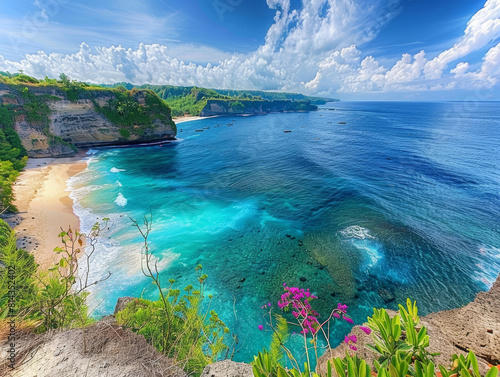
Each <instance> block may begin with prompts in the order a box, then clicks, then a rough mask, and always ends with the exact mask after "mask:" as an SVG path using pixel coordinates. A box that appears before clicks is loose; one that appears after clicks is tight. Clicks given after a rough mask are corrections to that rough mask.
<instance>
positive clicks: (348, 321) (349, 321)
mask: <svg viewBox="0 0 500 377" xmlns="http://www.w3.org/2000/svg"><path fill="white" fill-rule="evenodd" d="M342 318H343V319H344V321H346V322H347V323H354V321H353V320H352V319H351V318H349V317H342Z"/></svg>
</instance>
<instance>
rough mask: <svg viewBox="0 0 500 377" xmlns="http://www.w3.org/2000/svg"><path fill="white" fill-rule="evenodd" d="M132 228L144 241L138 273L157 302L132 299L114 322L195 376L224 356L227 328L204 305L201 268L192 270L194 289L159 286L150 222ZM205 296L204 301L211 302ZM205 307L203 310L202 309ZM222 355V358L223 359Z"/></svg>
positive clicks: (204, 278)
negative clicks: (154, 291)
mask: <svg viewBox="0 0 500 377" xmlns="http://www.w3.org/2000/svg"><path fill="white" fill-rule="evenodd" d="M133 225H134V226H135V227H136V228H137V229H138V231H139V232H140V234H141V235H142V237H143V238H144V247H143V250H144V254H143V258H141V263H142V271H143V273H144V275H145V276H146V277H148V278H150V279H151V283H152V284H153V285H154V286H156V288H157V290H158V295H159V299H158V300H156V301H149V300H144V299H136V300H134V301H133V302H131V303H129V304H128V305H127V307H126V308H125V309H124V310H123V311H121V312H119V313H118V314H117V316H116V318H117V321H118V323H120V324H122V325H124V326H127V327H130V328H131V329H132V330H133V331H135V332H137V333H139V334H142V335H144V336H145V338H146V339H147V340H148V341H149V342H150V343H151V344H152V345H153V346H154V347H156V348H157V349H158V350H159V351H160V352H162V353H164V354H165V355H167V356H168V357H170V358H173V359H174V360H176V361H177V362H178V363H180V364H182V365H183V367H184V369H185V370H186V371H188V372H189V373H195V374H199V373H201V372H202V371H203V369H204V367H205V366H206V365H207V364H210V363H212V362H214V361H217V360H218V359H220V358H223V357H227V355H228V353H229V351H230V347H229V346H228V345H227V344H226V338H227V337H228V336H229V329H228V328H227V327H226V325H225V324H224V322H223V321H222V320H221V319H220V318H219V317H218V315H217V313H216V312H215V311H213V310H212V311H209V309H208V308H209V307H210V303H208V304H205V303H204V301H206V297H205V295H204V290H205V282H206V279H207V278H208V276H207V275H206V274H204V273H203V268H202V266H201V265H198V266H197V267H196V268H195V274H196V281H197V284H196V285H197V287H196V288H195V287H193V286H192V285H188V286H186V287H185V288H184V289H183V291H182V292H181V290H179V289H175V288H174V284H175V280H173V279H171V280H169V286H168V287H167V288H164V287H162V283H161V281H160V276H159V273H158V268H157V264H156V263H157V262H156V259H155V258H154V257H153V254H152V253H151V251H150V249H149V245H148V236H149V233H150V231H151V221H150V220H148V219H147V218H145V219H144V228H141V227H140V226H139V224H138V223H137V221H134V220H133ZM211 298H212V297H211V296H208V300H209V301H210V300H211ZM204 308H206V309H204ZM224 355H225V356H224Z"/></svg>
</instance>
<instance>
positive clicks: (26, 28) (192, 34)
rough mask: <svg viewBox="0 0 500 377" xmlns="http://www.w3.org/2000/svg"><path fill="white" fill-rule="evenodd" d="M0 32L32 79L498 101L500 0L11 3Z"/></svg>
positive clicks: (0, 45) (12, 64)
mask: <svg viewBox="0 0 500 377" xmlns="http://www.w3.org/2000/svg"><path fill="white" fill-rule="evenodd" d="M0 32H1V33H2V35H4V36H6V37H5V38H2V39H1V40H0V70H9V71H10V72H15V71H17V70H19V69H23V70H24V71H25V72H26V73H28V74H32V75H34V76H36V77H43V76H45V75H48V76H50V77H56V76H58V75H59V73H60V72H65V73H67V74H68V75H69V76H70V77H72V78H75V79H78V80H84V81H91V82H97V83H111V82H116V81H129V82H134V83H137V84H141V83H145V82H149V83H154V84H173V85H200V86H207V87H216V88H237V89H264V90H286V91H298V92H303V93H310V94H322V95H330V96H334V97H339V98H342V99H374V100H385V99H416V100H425V99H454V100H460V99H469V98H475V99H477V100H492V99H495V100H498V99H500V93H499V92H500V91H499V90H498V89H499V84H498V82H499V81H500V74H499V72H498V71H500V70H499V69H498V67H499V64H500V44H499V42H500V0H487V1H486V0H481V1H477V0H455V1H444V0H433V1H429V0H182V1H181V0H160V1H152V0H148V1H141V0H136V1H131V0H123V1H115V0H111V1H97V0H87V1H70V0H31V1H24V0H17V1H16V2H11V1H3V2H2V7H1V13H0Z"/></svg>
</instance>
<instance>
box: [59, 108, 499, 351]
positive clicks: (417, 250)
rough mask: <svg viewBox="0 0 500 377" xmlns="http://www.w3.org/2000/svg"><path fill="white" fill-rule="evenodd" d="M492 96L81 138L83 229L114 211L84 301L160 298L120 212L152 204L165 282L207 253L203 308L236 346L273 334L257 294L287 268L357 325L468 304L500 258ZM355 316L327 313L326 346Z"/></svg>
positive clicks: (106, 307) (273, 296)
mask: <svg viewBox="0 0 500 377" xmlns="http://www.w3.org/2000/svg"><path fill="white" fill-rule="evenodd" d="M498 109H499V105H498V103H495V102H435V103H421V102H411V103H410V102H339V103H329V104H327V105H325V106H320V109H319V110H318V111H316V112H309V113H281V114H268V115H261V116H246V117H219V118H210V119H204V120H198V121H193V122H186V123H181V124H179V125H178V129H179V132H178V140H177V141H174V142H170V143H164V144H163V145H159V146H158V145H157V146H147V147H144V146H143V147H128V148H111V149H99V150H95V151H91V153H92V154H91V157H90V158H89V165H88V168H87V169H86V170H85V171H83V172H81V173H79V174H78V175H76V176H74V177H73V178H71V179H70V181H69V186H70V189H71V195H70V196H71V197H72V198H73V200H74V203H75V204H74V210H75V213H76V214H77V215H78V216H79V217H80V219H81V224H82V225H81V226H82V231H84V232H89V231H90V229H91V227H92V225H93V224H94V223H95V222H96V221H102V219H103V218H109V221H108V222H107V226H106V228H105V229H104V231H103V233H102V235H101V237H100V239H99V242H98V244H97V248H96V251H95V254H94V256H93V260H92V262H91V266H90V270H91V277H92V279H98V278H99V277H101V276H104V275H105V274H107V271H110V272H111V273H112V276H111V278H110V279H108V280H107V281H105V282H103V283H100V284H98V285H97V286H95V287H94V288H93V289H92V294H91V296H90V298H89V299H90V304H91V309H95V311H94V315H97V316H98V315H105V314H110V313H112V311H113V309H114V306H115V303H116V300H117V298H118V297H122V296H136V297H140V296H141V295H143V296H144V297H147V298H153V299H154V298H156V297H157V292H156V291H155V290H154V288H153V287H152V285H151V284H150V282H149V280H148V279H147V278H145V277H144V276H143V274H142V272H141V249H142V245H143V243H142V238H141V236H140V234H139V233H138V231H137V230H136V229H135V228H134V227H133V226H132V222H131V219H130V218H132V219H136V220H138V221H139V222H141V221H142V219H143V218H144V216H149V215H150V214H151V215H152V220H153V222H152V232H151V235H150V238H149V246H150V249H151V250H152V252H153V254H154V256H155V258H156V260H157V261H158V267H159V270H160V272H161V278H162V279H163V281H164V283H165V285H167V284H168V279H175V280H176V287H179V288H182V287H184V286H185V285H187V284H193V285H194V284H195V283H196V276H195V271H194V269H195V267H196V266H197V265H198V264H202V265H203V272H204V273H207V274H208V276H209V278H208V280H207V287H206V294H207V295H208V294H211V295H213V298H212V303H211V308H212V309H214V310H216V311H217V312H218V314H219V316H220V318H221V319H222V320H223V321H225V322H226V324H227V325H228V327H229V328H230V329H231V331H232V332H234V333H236V334H237V335H238V337H239V343H238V346H237V348H238V350H237V352H236V354H235V360H237V361H250V360H252V355H254V354H256V353H257V351H259V350H261V349H262V348H263V347H265V346H268V342H269V338H270V332H266V331H259V330H258V329H257V326H258V325H259V324H263V322H264V319H263V310H262V309H261V307H262V306H263V305H265V304H267V303H271V304H272V305H273V308H277V305H276V304H277V301H278V299H279V297H280V295H281V293H282V292H283V283H286V284H288V285H289V286H298V287H301V288H309V289H310V290H311V291H312V292H314V294H316V295H317V296H318V297H319V298H318V299H317V300H316V301H315V302H314V304H315V305H313V306H315V308H316V309H317V310H318V312H320V314H322V315H328V314H329V313H330V311H331V309H332V308H333V307H334V306H336V305H337V303H338V302H342V303H344V304H347V305H348V306H349V314H350V315H351V316H352V318H353V319H354V321H355V323H358V324H359V323H362V322H364V321H366V317H367V315H370V314H371V313H372V308H373V307H382V306H384V307H389V308H392V309H395V308H397V304H398V303H404V302H405V300H406V298H407V297H410V298H412V299H415V300H417V302H418V305H419V308H420V312H421V313H422V314H426V313H429V312H433V311H438V310H443V309H451V308H455V307H459V306H463V305H465V304H466V303H468V302H470V301H471V300H473V299H474V296H475V294H476V293H477V292H479V291H484V290H487V289H488V288H489V287H491V285H492V283H493V282H494V280H495V279H496V276H497V274H498V273H499V272H500V220H499V219H500V189H499V188H500V112H499V111H498ZM197 130H198V131H197ZM199 130H203V131H199ZM284 131H291V132H284ZM384 298H385V301H384ZM386 301H389V302H386ZM274 310H278V309H274ZM349 328H350V327H349V325H348V324H347V323H345V322H344V323H340V324H339V325H338V326H335V327H334V328H333V330H332V332H331V342H332V345H336V344H338V343H340V342H341V341H342V340H343V336H344V335H345V334H347V333H348V331H349ZM295 338H298V335H297V336H292V338H291V342H292V343H293V342H294V341H296V340H297V339H295Z"/></svg>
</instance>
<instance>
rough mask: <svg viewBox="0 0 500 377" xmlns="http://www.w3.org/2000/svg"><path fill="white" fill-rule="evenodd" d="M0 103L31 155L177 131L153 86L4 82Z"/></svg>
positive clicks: (148, 139) (61, 153)
mask: <svg viewBox="0 0 500 377" xmlns="http://www.w3.org/2000/svg"><path fill="white" fill-rule="evenodd" d="M54 81H55V80H54ZM0 106H3V107H5V108H7V109H8V111H9V113H10V115H11V117H12V120H13V124H14V128H15V130H16V131H17V133H18V134H19V137H20V138H21V142H22V144H23V146H24V147H25V148H26V150H27V152H28V156H29V157H62V156H69V155H73V154H75V153H76V151H77V149H78V148H88V147H95V146H103V145H116V144H133V143H142V142H153V141H159V140H168V139H174V138H175V135H176V127H175V123H174V122H173V121H172V117H171V112H170V108H169V107H168V105H166V104H165V103H164V101H162V100H161V99H160V98H159V97H158V96H157V95H156V94H155V93H154V92H152V91H150V90H131V91H121V90H117V89H104V88H99V87H86V85H85V84H81V83H68V84H67V85H63V84H60V83H58V82H55V83H54V84H46V83H43V85H41V84H39V83H35V84H34V83H8V82H5V81H0Z"/></svg>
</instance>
